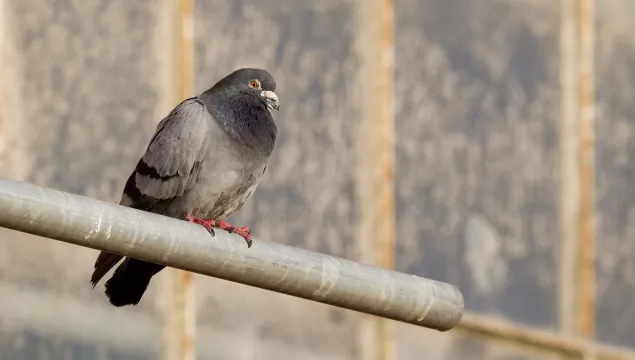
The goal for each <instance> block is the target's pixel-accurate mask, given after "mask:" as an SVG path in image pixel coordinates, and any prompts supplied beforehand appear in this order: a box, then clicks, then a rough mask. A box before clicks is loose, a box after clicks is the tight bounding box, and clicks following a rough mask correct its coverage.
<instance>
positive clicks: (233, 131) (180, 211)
mask: <svg viewBox="0 0 635 360" xmlns="http://www.w3.org/2000/svg"><path fill="white" fill-rule="evenodd" d="M275 89H276V82H275V80H274V78H273V76H271V74H269V73H268V72H267V71H265V70H262V69H239V70H236V71H234V72H233V73H231V74H229V75H227V76H226V77H225V78H223V79H221V80H220V81H219V82H217V83H216V84H215V85H214V86H213V87H212V88H211V89H209V90H207V91H205V92H203V93H202V94H200V95H198V96H196V97H192V98H189V99H186V100H184V101H183V102H181V103H180V104H179V105H177V106H176V108H174V110H172V112H170V113H169V114H168V116H166V117H165V118H164V119H163V120H162V121H161V122H160V123H159V125H158V126H157V129H156V132H155V133H154V136H153V137H152V139H151V140H150V144H149V145H148V147H147V149H146V151H145V153H144V154H143V156H142V157H141V160H139V163H138V164H137V167H136V168H135V170H134V171H133V172H132V174H131V175H130V177H129V178H128V181H127V182H126V185H125V187H124V190H123V195H122V197H121V201H120V205H124V206H129V207H132V208H135V209H139V210H144V211H149V212H152V213H157V214H162V215H165V216H169V217H173V218H177V219H182V220H186V221H191V222H194V223H196V224H200V225H202V226H204V227H205V228H206V229H207V230H208V231H209V232H210V233H211V234H212V236H213V235H214V230H213V228H219V229H223V230H227V231H229V232H233V233H236V234H239V235H240V236H242V237H243V238H244V239H245V240H246V241H247V246H248V247H251V241H252V240H251V232H250V230H249V228H248V227H235V226H233V225H230V224H228V223H226V222H225V221H223V219H225V218H226V217H228V216H229V215H230V214H232V213H233V212H234V211H236V210H238V209H240V207H241V206H242V205H243V204H244V203H245V201H247V199H249V197H250V196H251V195H252V193H253V192H254V190H255V189H256V187H257V186H258V182H259V181H260V177H261V176H262V175H263V174H264V173H265V169H266V167H267V161H268V159H269V156H270V155H271V153H272V152H273V148H274V144H275V141H276V134H277V128H276V123H275V121H274V120H273V117H272V116H271V113H270V110H271V109H275V110H278V109H279V103H278V96H277V95H276V93H275V92H274V91H275ZM122 257H123V256H121V255H116V254H111V253H108V252H103V251H102V252H101V253H100V254H99V256H98V258H97V261H96V262H95V270H94V272H93V275H92V278H91V283H92V285H93V288H94V287H95V285H96V284H97V282H99V280H101V278H102V277H104V275H106V273H107V272H108V271H109V270H110V269H111V268H112V267H113V266H115V264H117V263H118V262H119V260H121V258H122ZM163 268H164V266H163V265H157V264H153V263H149V262H146V261H141V260H138V259H132V258H129V257H128V258H126V259H125V260H124V261H123V262H122V263H121V265H119V267H118V268H117V269H116V270H115V272H114V274H113V276H112V277H111V278H110V279H109V280H108V281H107V282H106V295H107V296H108V298H109V299H110V303H111V304H112V305H114V306H117V307H119V306H124V305H136V304H138V303H139V301H140V300H141V297H142V296H143V293H144V292H145V290H146V288H147V287H148V284H149V283H150V279H151V278H152V276H154V275H155V274H156V273H158V272H159V271H161V270H162V269H163Z"/></svg>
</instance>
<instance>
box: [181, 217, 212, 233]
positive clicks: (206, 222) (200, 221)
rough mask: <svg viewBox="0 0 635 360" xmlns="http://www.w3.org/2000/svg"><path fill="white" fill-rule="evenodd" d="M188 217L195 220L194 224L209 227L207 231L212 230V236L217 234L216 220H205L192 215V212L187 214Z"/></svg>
mask: <svg viewBox="0 0 635 360" xmlns="http://www.w3.org/2000/svg"><path fill="white" fill-rule="evenodd" d="M186 218H187V221H189V222H193V223H194V224H199V225H201V226H203V227H204V228H205V229H207V231H209V232H210V234H212V236H215V235H216V233H215V232H214V227H216V220H203V219H199V218H197V217H194V216H192V214H187V217H186Z"/></svg>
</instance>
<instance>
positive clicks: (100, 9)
mask: <svg viewBox="0 0 635 360" xmlns="http://www.w3.org/2000/svg"><path fill="white" fill-rule="evenodd" d="M579 2H580V1H565V0H562V1H550V0H514V1H512V0H483V1H478V2H475V1H469V2H468V1H463V0H395V1H394V4H393V6H394V13H395V17H394V53H395V58H394V60H395V62H394V78H393V80H394V95H395V96H394V109H395V118H394V120H395V123H394V127H395V139H396V141H395V148H394V151H395V161H396V176H395V177H394V183H395V184H394V189H395V199H394V200H395V207H396V211H395V214H396V217H395V219H396V224H395V227H394V231H395V234H396V236H395V237H394V238H395V245H394V252H395V256H394V266H395V268H396V269H397V270H400V271H406V272H411V273H414V274H417V275H421V276H425V277H429V278H433V279H437V280H441V281H446V282H449V283H452V284H456V285H458V286H459V287H460V288H461V290H462V291H463V293H464V295H465V300H466V306H467V308H468V309H469V310H471V312H472V314H474V316H475V317H474V316H471V317H468V319H470V320H474V321H473V322H472V321H471V322H469V324H468V323H467V322H466V326H464V327H463V328H462V329H458V330H456V331H452V332H449V333H443V334H437V333H435V332H432V331H425V330H421V329H417V328H414V327H410V326H407V325H398V324H395V326H394V327H392V329H390V331H389V332H388V335H389V336H390V335H391V334H392V337H391V338H392V340H393V342H394V350H395V353H394V354H395V356H394V358H395V359H399V360H402V359H419V358H421V355H419V354H420V353H424V354H426V358H427V359H431V360H437V359H438V360H446V359H447V360H455V359H488V360H489V359H495V360H508V359H515V360H516V359H559V358H579V357H580V354H579V353H567V352H562V351H555V350H554V348H556V347H557V346H555V345H553V344H551V345H549V346H547V345H548V344H546V343H545V342H540V341H533V342H532V341H531V340H527V339H525V340H522V339H518V338H513V339H511V337H510V336H506V335H505V334H510V333H512V331H511V330H509V331H506V330H505V328H504V327H503V330H502V331H498V333H496V331H489V332H488V331H485V330H486V329H490V328H488V327H487V326H486V325H488V324H489V325H491V323H490V321H491V320H490V319H491V318H497V319H499V320H500V321H504V322H505V324H511V325H510V326H512V328H514V329H516V327H521V328H520V329H521V330H520V331H521V332H522V333H523V334H525V331H526V330H523V329H524V327H526V326H529V327H532V328H535V329H537V330H535V332H529V333H531V334H536V335H535V336H534V339H536V338H539V337H540V336H543V335H544V334H545V332H558V331H560V330H565V331H567V332H570V333H574V334H575V333H582V335H584V331H582V332H580V331H578V330H576V329H574V327H576V326H578V325H571V324H573V323H574V321H578V320H571V321H569V323H570V325H571V326H565V325H566V322H567V320H566V319H573V318H580V317H581V316H582V317H587V319H588V321H589V322H590V324H592V329H591V330H593V331H591V333H592V335H591V337H592V339H590V340H591V341H599V342H602V343H603V344H605V345H606V346H609V345H613V346H622V347H630V348H635V336H633V333H634V332H635V310H634V309H633V307H632V306H630V299H631V298H632V297H633V294H634V293H635V263H634V262H633V261H632V258H633V256H634V255H635V241H634V240H633V239H635V227H634V225H633V224H635V193H634V192H632V191H631V187H632V186H631V184H632V183H633V181H635V170H634V169H635V166H633V165H632V164H631V161H630V158H632V157H635V141H634V139H633V138H634V137H635V122H633V118H632V117H633V113H635V112H634V111H633V109H632V108H633V106H634V105H633V103H634V102H633V97H634V95H633V94H635V40H633V37H632V34H633V32H635V25H634V23H633V21H632V19H633V14H635V4H633V3H632V2H631V1H629V0H607V1H596V2H595V15H594V18H595V25H596V26H595V33H594V36H595V44H594V48H593V50H594V55H595V65H594V70H595V96H594V98H593V99H594V100H595V103H596V104H595V105H596V112H595V119H596V124H595V127H594V129H595V132H596V134H595V135H596V137H595V144H594V145H595V148H594V149H593V148H592V149H591V150H592V153H593V154H594V155H595V159H596V165H595V171H594V172H593V173H592V179H591V180H594V181H591V182H589V184H591V188H590V190H591V192H590V193H595V200H593V201H592V203H591V207H590V209H591V210H594V212H592V213H590V214H589V218H590V219H591V220H592V224H594V225H595V230H594V231H592V232H591V233H588V234H591V235H594V236H593V237H591V238H590V240H594V242H595V244H594V246H592V249H593V250H594V252H595V253H594V263H593V265H594V266H592V267H590V268H589V267H587V270H589V269H590V270H591V274H590V276H589V277H588V278H589V279H591V282H592V283H590V284H588V285H589V286H588V287H587V289H591V291H592V294H591V295H593V296H592V298H591V300H593V298H594V300H595V301H590V302H589V304H591V305H592V307H591V308H589V309H587V310H585V311H586V312H582V310H580V309H581V308H580V307H579V306H578V305H575V306H574V307H569V308H567V306H565V304H566V303H565V302H564V300H563V299H565V298H567V294H570V293H574V294H576V296H577V294H579V291H580V289H581V288H580V286H577V284H573V280H571V281H565V280H563V279H565V277H564V276H563V275H562V274H563V271H564V270H563V267H564V266H565V265H566V264H563V260H562V259H564V258H566V255H568V254H567V253H561V246H562V244H563V241H565V240H564V239H565V238H566V236H572V238H573V239H574V240H575V241H577V239H579V236H577V235H576V234H573V235H572V234H569V235H566V234H564V233H565V230H564V229H565V226H563V222H562V216H563V215H562V212H561V211H562V202H563V201H565V200H566V196H567V195H566V193H567V192H568V191H570V188H571V187H574V188H575V187H576V186H578V185H576V183H575V182H571V179H573V181H575V179H579V174H578V175H576V174H573V175H572V176H571V179H569V178H566V179H565V177H566V176H564V175H563V174H565V172H564V171H562V169H563V164H562V161H563V158H562V155H563V150H562V149H561V148H560V146H559V144H561V142H562V137H563V135H566V134H563V133H562V132H561V125H562V124H563V121H564V115H563V108H562V106H561V104H562V103H563V101H564V100H563V88H564V87H563V86H564V85H563V86H561V80H562V78H561V76H562V74H563V72H562V71H561V69H562V66H563V60H565V58H564V57H561V48H560V44H561V36H562V33H563V31H564V30H563V29H562V25H563V22H562V19H563V18H565V15H567V13H565V12H566V11H571V16H577V14H578V13H577V12H575V11H574V8H573V5H572V4H575V3H579ZM0 3H1V7H0V9H1V11H0V20H1V25H2V28H1V30H0V36H1V40H2V61H1V62H0V64H2V67H1V69H0V76H1V78H2V94H1V97H0V99H1V101H0V104H2V109H1V111H2V122H1V124H0V129H1V130H0V136H1V138H0V139H1V141H0V144H1V149H2V154H1V156H2V166H0V169H1V174H2V175H3V176H6V177H9V178H13V179H20V180H26V181H30V182H34V183H37V184H39V185H44V186H49V187H54V188H58V189H61V190H65V191H70V192H74V193H78V194H84V195H87V196H91V197H96V198H99V199H102V200H108V201H117V199H118V197H119V194H120V192H121V189H122V187H123V182H124V180H125V179H126V177H127V175H128V174H129V172H130V171H131V169H132V168H133V166H134V164H135V162H136V161H137V160H138V157H139V156H140V154H141V151H142V150H143V148H144V147H145V145H146V144H147V141H148V139H149V137H150V135H151V133H152V131H153V130H154V127H155V125H156V123H157V122H158V120H159V119H160V118H161V117H162V116H163V115H164V114H165V113H166V111H167V110H168V109H169V108H171V107H172V106H174V104H175V100H174V93H173V92H174V86H176V85H175V81H176V80H175V71H174V68H173V65H174V64H173V61H174V60H173V59H174V53H175V50H174V49H175V45H174V41H172V36H173V29H174V27H173V21H174V16H173V11H174V6H172V5H170V3H169V2H159V1H150V0H141V1H124V0H112V1H99V2H88V1H80V0H48V1H44V0H29V1H20V0H2V1H1V2H0ZM366 3H367V2H366V1H365V0H320V1H295V2H288V1H283V0H271V1H269V0H268V1H257V0H240V1H232V2H227V1H223V0H196V1H195V2H194V8H193V9H194V10H193V14H194V15H193V16H194V17H193V27H194V31H193V32H194V34H193V36H194V38H193V41H194V42H193V45H194V59H193V60H194V61H193V62H194V70H193V77H194V79H195V81H194V84H193V86H194V88H195V91H196V92H200V91H202V90H204V89H206V88H207V87H209V86H210V85H211V84H212V83H213V82H215V81H216V80H217V79H218V78H219V77H221V76H223V75H225V74H226V73H228V72H229V71H231V70H233V69H235V68H238V67H242V66H259V67H264V68H267V69H269V70H270V71H271V72H272V73H273V74H274V76H275V77H276V79H277V81H278V87H279V89H278V91H277V92H278V94H279V96H280V98H281V99H282V100H283V101H284V102H283V110H282V111H281V112H280V114H277V115H278V116H277V123H278V126H279V134H280V137H279V140H278V143H277V146H276V151H275V154H274V156H273V158H272V163H271V164H270V166H269V171H267V174H266V175H265V178H264V179H263V182H262V184H261V186H260V187H259V189H258V191H257V192H256V194H255V198H254V199H253V200H252V201H250V202H249V203H248V204H246V205H245V207H244V208H243V209H242V210H241V211H240V213H239V214H237V215H236V216H235V217H236V220H237V221H240V222H244V223H245V224H247V225H249V226H251V227H253V228H254V231H255V232H256V234H257V236H259V237H261V238H266V239H278V240H280V241H283V242H285V243H289V244H293V245H296V246H300V247H304V248H308V249H312V250H318V251H321V252H326V253H329V254H333V255H339V256H343V257H347V258H350V259H357V260H361V259H362V258H364V259H367V257H366V256H364V254H363V250H364V249H367V247H366V246H365V244H359V243H356V242H355V239H356V238H359V237H357V236H355V235H356V233H357V232H358V231H360V229H359V228H358V224H359V223H360V219H359V205H360V197H359V196H358V195H357V194H358V192H359V187H360V181H361V180H360V177H359V174H358V173H357V172H356V171H357V169H358V165H359V161H360V159H359V158H358V148H357V145H358V144H359V142H360V141H363V140H364V138H360V136H359V134H360V129H361V128H362V127H363V125H365V124H367V122H366V121H368V119H366V118H365V117H364V116H363V115H362V114H365V112H364V111H365V110H364V109H365V107H367V106H370V105H369V104H372V101H373V99H374V98H372V96H373V94H371V95H367V94H368V92H364V91H363V89H362V90H360V86H363V85H364V84H365V81H369V82H373V81H375V79H374V77H375V76H378V75H377V74H374V73H369V72H368V70H367V69H368V68H367V67H365V66H361V65H362V63H363V62H364V61H365V59H366V60H367V59H368V56H369V54H368V52H367V50H368V51H371V50H372V51H375V50H373V49H366V48H365V47H364V46H360V42H359V38H360V37H362V36H363V34H360V29H363V28H364V26H365V25H366V24H365V22H372V21H373V20H374V19H368V18H363V17H361V16H360V14H361V12H360V8H362V7H364V6H365V4H366ZM567 3H568V4H570V5H571V6H570V7H566V6H565V5H566V4H567ZM574 14H575V15H574ZM371 54H372V53H371ZM171 59H172V60H171ZM564 69H566V66H565V67H564ZM565 71H566V70H565ZM576 89H577V88H576ZM369 96H370V97H369ZM569 135H573V136H574V135H575V134H569ZM570 160H571V159H570ZM576 169H577V168H576ZM572 196H575V193H573V195H572ZM387 226H390V225H387ZM2 235H3V237H2V239H1V240H0V299H2V301H0V359H5V358H6V359H94V358H96V359H153V358H157V357H158V356H159V354H160V353H161V351H162V350H161V345H160V344H161V341H160V339H161V337H160V325H161V324H162V323H163V322H164V320H165V319H164V315H165V313H166V312H165V306H166V304H165V302H166V301H165V297H164V296H162V295H161V294H165V290H164V288H165V287H166V286H167V285H166V281H156V282H155V283H153V285H151V286H150V288H149V295H150V296H148V297H147V298H144V301H142V303H141V304H140V305H139V306H138V307H136V308H130V309H128V308H126V309H113V308H111V307H110V306H109V305H108V303H107V301H106V300H105V299H104V296H103V294H102V292H101V291H102V290H103V288H100V287H98V288H96V289H95V290H94V291H93V290H91V288H90V286H89V283H88V279H89V275H90V271H91V269H92V265H93V261H94V259H95V256H96V253H95V252H94V251H90V250H86V249H81V248H78V247H73V246H70V245H65V244H59V243H55V242H45V241H40V240H36V239H33V238H32V237H30V236H26V235H23V234H19V233H14V232H9V231H2ZM574 245H575V244H574ZM573 249H574V250H575V249H576V246H574V247H573ZM568 259H569V261H573V262H576V261H577V260H576V259H579V256H578V253H577V251H576V252H575V253H574V254H572V255H571V256H570V257H569V258H568ZM569 265H570V268H571V269H573V268H577V267H578V265H576V264H574V263H571V264H569ZM569 265H566V266H569ZM559 274H560V275H559ZM568 275H569V276H570V277H567V279H574V277H575V276H578V275H577V272H576V271H573V272H571V273H568ZM158 277H159V278H161V279H166V278H167V277H168V275H167V272H166V274H160V275H159V276H158ZM195 279H196V304H197V321H198V322H197V336H196V337H197V342H196V346H197V352H198V357H199V358H201V359H210V358H214V359H232V360H234V359H274V358H297V359H323V358H328V359H354V358H360V357H361V356H362V355H364V354H365V347H366V346H370V344H366V343H364V341H363V339H364V337H363V336H361V333H362V332H363V331H362V330H364V329H365V328H366V325H367V324H368V322H367V320H366V318H365V317H364V316H362V315H360V314H357V313H353V312H349V311H344V310H340V309H335V308H332V307H328V306H324V305H319V304H313V303H309V302H306V301H303V300H299V299H291V298H288V297H285V296H282V295H278V294H272V293H267V292H262V291H258V290H254V289H249V288H246V287H243V286H240V285H236V284H232V283H227V282H224V281H220V280H213V279H206V278H205V279H204V278H201V277H198V276H197V277H195ZM587 295H588V294H587ZM576 296H574V297H573V298H574V299H575V298H576ZM570 298H571V296H569V299H570ZM568 311H570V312H571V313H570V315H571V316H569V317H568V316H566V314H565V313H568ZM479 324H480V325H479ZM467 325H470V326H467ZM479 329H480V330H479ZM484 329H485V330H484ZM504 338H507V340H505V339H504ZM556 339H559V338H556ZM388 340H389V339H388ZM522 342H525V343H531V344H533V345H534V346H530V347H528V346H519V344H520V343H522ZM555 342H557V341H555ZM584 344H585V345H584V346H582V348H585V349H587V350H589V351H591V350H593V349H599V348H598V347H597V346H596V345H595V343H593V342H585V343H584ZM547 348H550V349H547ZM591 352H593V351H591ZM615 352H616V351H615ZM620 354H623V355H615V356H623V357H621V358H635V357H632V355H630V353H628V352H626V353H623V352H620ZM597 358H598V359H600V358H610V357H602V356H598V357H597ZM613 358H620V357H613Z"/></svg>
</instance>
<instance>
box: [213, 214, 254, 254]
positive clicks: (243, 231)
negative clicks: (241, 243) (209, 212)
mask: <svg viewBox="0 0 635 360" xmlns="http://www.w3.org/2000/svg"><path fill="white" fill-rule="evenodd" d="M215 227H217V228H219V229H221V230H225V231H228V232H230V233H235V234H238V235H240V236H242V238H243V239H245V241H246V242H247V247H248V248H249V247H251V242H252V241H251V230H250V229H249V227H247V226H243V227H237V226H234V225H231V224H229V223H226V222H225V221H223V220H217V221H216V226H215Z"/></svg>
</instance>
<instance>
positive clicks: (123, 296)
mask: <svg viewBox="0 0 635 360" xmlns="http://www.w3.org/2000/svg"><path fill="white" fill-rule="evenodd" d="M163 268H164V266H162V265H156V264H153V263H149V262H145V261H141V260H137V259H131V258H126V259H125V260H124V261H123V262H122V263H121V265H119V267H118V268H117V270H115V273H114V274H113V275H112V277H111V278H110V280H108V281H107V282H106V296H108V298H109V299H110V303H111V304H112V305H114V306H117V307H119V306H125V305H137V304H138V303H139V300H141V297H142V296H143V293H144V292H145V291H146V289H147V288H148V284H149V283H150V279H151V278H152V276H154V274H156V273H158V272H159V271H161V269H163Z"/></svg>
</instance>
